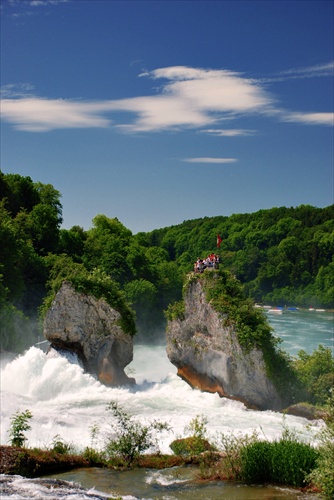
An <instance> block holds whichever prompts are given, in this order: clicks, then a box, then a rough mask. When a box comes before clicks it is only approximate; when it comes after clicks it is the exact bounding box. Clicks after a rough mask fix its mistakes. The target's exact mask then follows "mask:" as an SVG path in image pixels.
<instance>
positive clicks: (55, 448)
mask: <svg viewBox="0 0 334 500" xmlns="http://www.w3.org/2000/svg"><path fill="white" fill-rule="evenodd" d="M50 451H52V452H53V453H58V454H59V455H69V454H70V453H73V452H74V447H73V445H72V444H70V443H66V442H65V441H64V440H63V439H62V438H61V437H60V436H59V434H57V435H56V436H55V437H54V438H53V440H52V444H51V448H50Z"/></svg>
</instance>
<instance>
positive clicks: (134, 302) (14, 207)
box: [0, 171, 334, 398]
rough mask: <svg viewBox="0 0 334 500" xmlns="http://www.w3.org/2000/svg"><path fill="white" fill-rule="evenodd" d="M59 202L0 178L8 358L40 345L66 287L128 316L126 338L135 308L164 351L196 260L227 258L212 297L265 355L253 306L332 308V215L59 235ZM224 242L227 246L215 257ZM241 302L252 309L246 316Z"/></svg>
mask: <svg viewBox="0 0 334 500" xmlns="http://www.w3.org/2000/svg"><path fill="white" fill-rule="evenodd" d="M60 197H61V194H60V193H59V192H58V191H57V190H56V189H55V188H54V187H53V186H52V185H51V184H42V183H40V182H34V181H33V180H32V179H31V178H30V177H23V176H20V175H18V174H3V173H2V172H1V171H0V199H1V201H0V242H1V245H0V329H1V331H0V336H1V349H3V350H8V351H13V352H22V351H23V350H24V349H25V348H27V347H28V346H30V345H31V344H32V343H34V342H36V341H37V340H38V337H39V335H41V333H40V330H39V328H38V311H39V310H43V311H44V312H45V310H46V308H47V306H48V305H49V304H50V301H51V300H52V298H53V296H54V294H55V293H56V291H57V290H58V289H59V286H60V284H61V281H62V280H63V279H68V280H70V281H71V282H72V283H73V284H74V286H75V287H76V288H77V289H78V290H80V291H85V292H89V293H93V294H95V295H96V296H98V297H105V298H106V299H107V300H108V301H110V303H112V305H114V306H115V307H116V308H118V309H119V310H120V312H122V317H123V320H124V325H125V328H126V329H127V331H128V332H129V333H131V334H133V333H134V324H133V321H134V318H133V314H132V312H131V311H130V308H131V309H132V310H133V311H134V312H135V315H136V318H135V321H136V329H137V332H138V336H139V338H140V339H143V338H144V337H145V339H146V340H149V341H150V342H153V341H154V340H158V341H159V339H161V338H162V337H163V335H164V331H165V324H166V319H165V317H164V310H166V309H167V308H168V306H169V304H171V303H174V302H177V301H180V300H181V298H182V286H183V278H184V275H185V274H187V273H188V272H189V271H192V269H193V263H194V261H195V260H196V259H197V257H202V258H204V257H206V256H207V255H208V254H209V253H211V252H212V251H215V252H216V253H218V254H219V256H220V259H221V265H220V267H221V268H222V274H221V279H222V282H224V287H225V289H226V293H225V295H224V294H222V295H221V296H219V297H218V296H217V294H218V295H219V293H220V292H221V290H218V291H215V290H214V288H212V289H210V290H208V294H209V295H210V294H211V295H212V297H211V296H210V299H211V298H212V299H213V300H214V301H215V302H217V306H219V307H220V308H222V309H224V308H228V311H229V314H230V318H231V320H232V321H235V322H236V324H237V325H238V327H240V328H239V330H240V332H239V335H240V338H241V340H242V342H243V343H244V345H247V343H248V344H250V345H251V344H252V343H253V342H255V343H257V344H259V345H261V346H263V345H264V344H263V340H264V339H266V338H267V331H266V327H264V326H263V325H262V324H261V322H260V323H258V314H257V313H256V312H254V309H253V307H252V301H253V300H256V301H258V302H267V303H271V304H275V305H278V304H282V305H295V306H307V307H309V306H313V307H325V308H334V272H333V271H334V261H333V255H334V252H333V250H334V205H332V206H329V207H327V208H322V209H320V208H315V207H311V206H308V205H302V206H300V207H297V208H285V207H281V208H272V209H269V210H260V211H258V212H256V213H253V214H235V215H232V216H230V217H224V216H218V217H211V218H208V217H205V218H203V219H197V220H191V221H185V222H183V223H182V224H179V225H177V226H172V227H167V228H163V229H157V230H154V231H152V232H150V233H138V234H136V235H133V234H132V233H131V231H130V230H129V229H127V228H126V227H125V226H124V225H123V224H122V223H121V222H120V221H119V220H118V219H117V218H108V217H107V216H105V215H101V214H99V215H97V216H96V217H95V218H94V219H93V221H92V227H91V228H90V229H88V230H84V229H83V228H81V227H79V226H73V227H72V228H71V229H69V230H68V229H61V223H62V205H61V203H60ZM218 233H219V234H220V235H221V237H222V243H221V245H220V248H219V249H216V248H215V247H216V236H217V234H218ZM209 288H210V287H209ZM241 293H243V294H244V293H245V294H246V297H248V299H249V300H248V301H247V300H246V301H244V302H243V307H242V308H239V307H236V301H237V300H238V297H239V296H240V294H241ZM43 301H44V305H43V306H42V304H43ZM218 303H219V304H218ZM41 306H42V307H41ZM178 307H179V309H178V310H177V306H175V307H174V309H170V311H174V313H175V314H182V303H180V302H179V306H178ZM300 366H302V365H300ZM307 366H309V365H308V364H307ZM326 366H327V365H326ZM331 370H332V368H331ZM322 375H324V377H322ZM321 377H322V378H321V380H319V383H318V386H317V387H316V384H315V383H313V385H312V390H311V392H312V395H311V396H310V397H313V395H316V396H315V397H316V398H318V395H319V393H320V392H321V391H323V389H322V388H321V387H320V385H321V384H323V385H324V386H326V387H327V385H328V382H329V379H328V377H327V378H326V375H325V374H324V373H322V374H321ZM301 381H302V383H305V377H304V378H303V377H302V376H301ZM307 383H308V382H307ZM319 384H320V385H319Z"/></svg>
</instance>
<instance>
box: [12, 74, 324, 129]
mask: <svg viewBox="0 0 334 500" xmlns="http://www.w3.org/2000/svg"><path fill="white" fill-rule="evenodd" d="M140 76H142V77H143V76H146V77H150V78H152V79H154V80H157V79H161V80H167V81H165V82H164V83H163V84H162V86H161V88H160V89H158V91H157V93H156V94H153V95H151V96H146V97H142V96H138V97H132V98H128V99H120V100H105V101H93V102H84V101H80V102H79V101H70V100H55V99H51V100H50V99H45V98H39V97H36V96H32V95H29V96H28V97H27V96H26V97H22V96H21V98H18V97H19V96H18V95H17V94H16V95H14V94H13V97H15V99H10V98H9V97H10V89H9V90H8V89H7V94H5V96H6V97H7V99H6V100H5V101H4V104H3V118H4V119H5V120H7V121H8V122H10V123H12V124H13V125H14V126H15V127H16V128H17V129H20V130H29V131H34V132H40V131H49V130H53V129H56V128H78V127H80V128H82V127H86V128H87V127H107V126H109V125H110V124H111V121H110V119H109V118H107V117H106V116H105V115H106V114H112V113H113V112H126V113H129V114H130V113H131V115H132V116H130V117H129V120H128V122H127V123H126V124H122V125H117V124H115V126H116V127H118V128H119V129H120V130H123V131H125V132H126V131H127V132H158V131H164V130H182V129H184V128H191V127H192V128H197V129H202V128H203V127H210V128H208V129H207V130H206V132H207V133H211V134H215V135H221V136H229V137H232V136H237V135H251V134H252V131H250V130H246V129H226V130H224V129H218V128H213V127H214V126H215V125H216V124H217V123H220V122H221V121H222V120H230V119H232V118H235V117H240V116H244V115H254V114H257V115H262V116H267V117H270V118H276V119H277V118H278V119H280V120H285V121H296V122H298V123H309V124H310V123H313V124H321V125H332V123H331V122H330V118H329V114H328V113H311V114H310V113H309V114H304V113H291V112H288V111H284V110H280V109H279V108H278V107H276V106H275V102H274V99H273V97H272V96H271V95H270V94H269V93H268V92H267V90H266V89H265V86H264V85H263V83H260V82H259V81H257V80H253V79H249V78H246V77H244V76H243V75H241V74H240V73H236V72H231V71H226V70H204V69H198V68H189V67H186V66H172V67H168V68H160V69H156V70H154V71H152V72H147V73H144V74H142V75H140ZM204 132H205V130H204Z"/></svg>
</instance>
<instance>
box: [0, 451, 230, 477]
mask: <svg viewBox="0 0 334 500" xmlns="http://www.w3.org/2000/svg"><path fill="white" fill-rule="evenodd" d="M211 458H212V461H213V462H214V461H216V460H218V459H219V458H220V454H217V457H216V458H215V457H214V456H212V457H211ZM199 462H200V457H181V456H177V455H162V454H159V453H158V454H152V455H141V456H140V457H139V458H138V460H137V461H136V464H135V466H136V467H139V468H145V469H166V468H169V467H179V466H183V465H198V464H199ZM85 467H110V468H117V469H122V468H123V469H124V468H125V467H124V465H123V464H122V462H121V461H117V460H114V461H113V462H112V463H110V464H106V462H102V461H101V462H100V463H97V462H96V461H94V463H92V462H91V461H90V460H88V459H86V458H85V457H83V456H82V455H71V454H61V453H55V452H53V451H46V450H40V449H38V448H33V449H30V448H17V447H14V446H2V445H0V474H10V475H20V476H25V477H30V478H33V477H40V476H43V475H44V476H45V475H49V474H55V473H58V472H65V471H69V470H72V469H77V468H85Z"/></svg>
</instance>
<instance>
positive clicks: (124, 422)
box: [106, 401, 170, 466]
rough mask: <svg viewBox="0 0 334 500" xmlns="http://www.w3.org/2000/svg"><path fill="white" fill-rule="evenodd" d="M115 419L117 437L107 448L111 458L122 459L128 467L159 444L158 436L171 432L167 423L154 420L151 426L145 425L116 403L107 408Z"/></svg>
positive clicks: (114, 428) (111, 440) (110, 441)
mask: <svg viewBox="0 0 334 500" xmlns="http://www.w3.org/2000/svg"><path fill="white" fill-rule="evenodd" d="M107 410H108V411H110V412H111V414H112V416H113V418H114V421H115V423H114V426H113V431H114V435H115V437H114V438H112V439H110V440H109V442H108V443H107V446H106V453H107V455H108V456H109V457H118V458H121V459H122V460H123V461H124V463H125V464H126V465H128V466H129V465H132V463H133V462H134V461H135V460H136V459H137V458H138V457H139V456H140V454H141V453H142V452H143V451H146V450H148V449H149V448H151V447H152V446H154V445H156V444H157V440H156V434H157V433H158V432H162V431H163V430H169V429H170V427H169V426H168V424H167V423H164V422H159V421H157V420H153V422H150V423H149V425H143V424H141V423H140V422H138V421H136V420H135V419H134V417H133V416H131V415H129V414H128V413H127V412H125V411H124V410H123V409H122V408H121V407H120V406H119V405H118V403H117V402H116V401H111V402H110V403H109V405H108V406H107Z"/></svg>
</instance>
